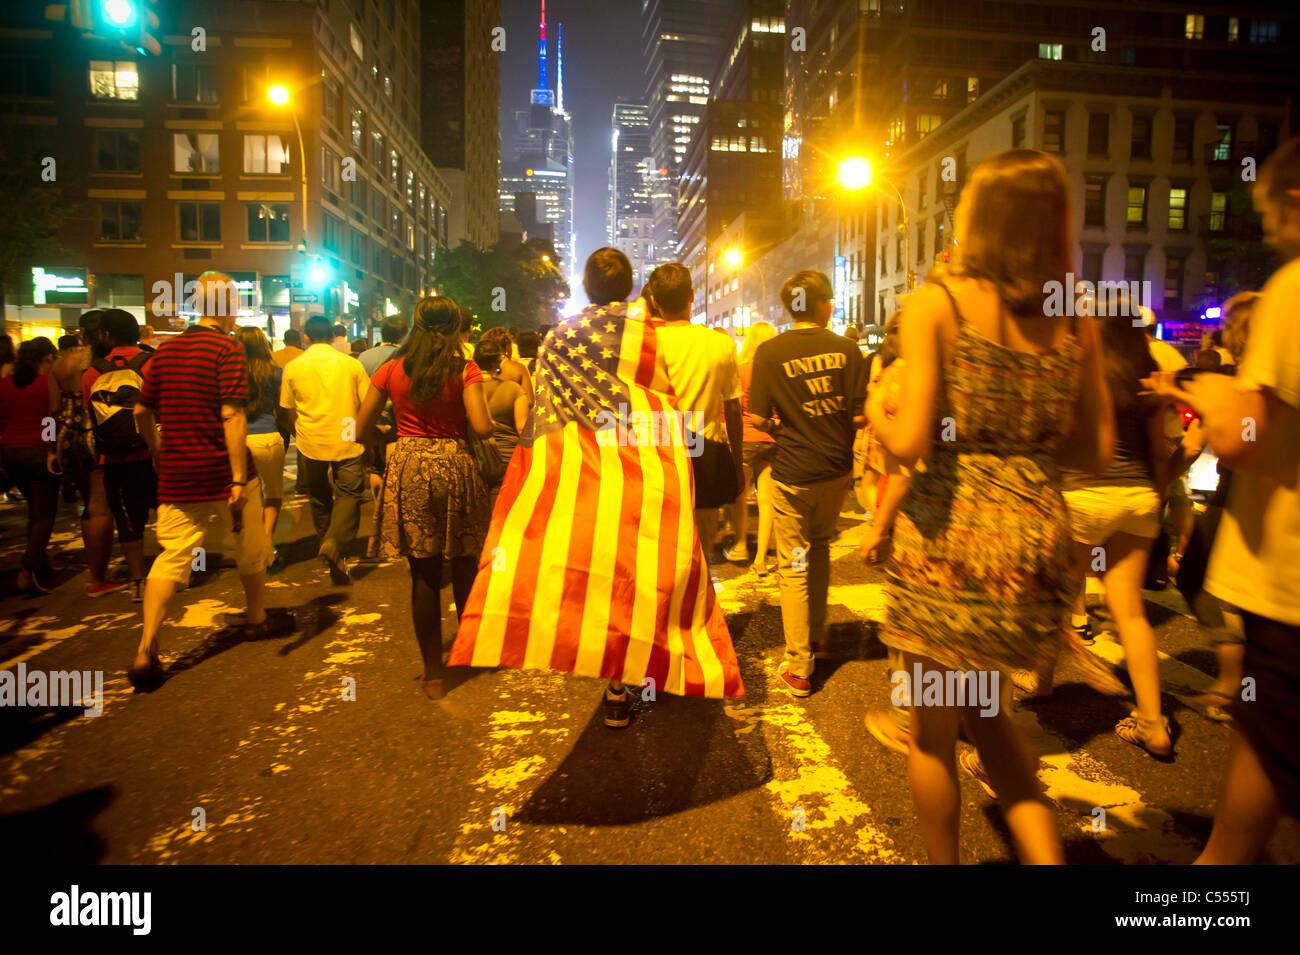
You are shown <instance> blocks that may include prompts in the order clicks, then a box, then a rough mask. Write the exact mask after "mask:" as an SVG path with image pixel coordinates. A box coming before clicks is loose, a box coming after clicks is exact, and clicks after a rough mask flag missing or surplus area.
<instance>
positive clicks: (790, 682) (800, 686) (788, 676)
mask: <svg viewBox="0 0 1300 955" xmlns="http://www.w3.org/2000/svg"><path fill="white" fill-rule="evenodd" d="M776 675H777V676H779V677H780V678H781V682H782V683H784V684H785V688H786V689H787V690H789V691H790V695H791V696H797V697H800V698H803V697H805V696H812V681H811V680H809V679H808V678H807V677H802V676H795V675H794V674H793V673H791V672H790V664H789V663H786V662H784V661H782V663H781V665H780V666H779V667H777V668H776Z"/></svg>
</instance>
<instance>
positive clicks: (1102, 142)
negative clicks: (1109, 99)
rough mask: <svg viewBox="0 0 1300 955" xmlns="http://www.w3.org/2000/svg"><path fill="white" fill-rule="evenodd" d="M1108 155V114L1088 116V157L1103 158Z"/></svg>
mask: <svg viewBox="0 0 1300 955" xmlns="http://www.w3.org/2000/svg"><path fill="white" fill-rule="evenodd" d="M1109 153H1110V114H1109V113H1089V114H1088V155H1089V156H1105V155H1107V154H1109Z"/></svg>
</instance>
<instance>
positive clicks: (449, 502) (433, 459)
mask: <svg viewBox="0 0 1300 955" xmlns="http://www.w3.org/2000/svg"><path fill="white" fill-rule="evenodd" d="M491 518H492V510H491V499H490V498H489V496H488V490H487V487H486V486H485V485H484V483H483V478H482V477H481V476H480V475H479V472H478V468H477V467H476V466H475V464H474V459H473V457H471V456H470V453H469V449H468V446H467V445H466V444H465V442H464V441H459V440H456V439H453V438H409V437H403V438H398V439H397V443H396V444H394V445H392V446H391V447H390V448H389V451H388V468H387V472H386V474H385V476H384V503H383V507H382V508H381V509H380V512H379V515H378V521H379V528H378V534H379V539H380V541H381V543H382V544H383V549H384V555H385V556H386V557H448V558H450V557H477V556H478V555H479V551H481V550H482V549H483V542H484V540H485V539H486V538H487V532H488V524H489V522H490V521H491Z"/></svg>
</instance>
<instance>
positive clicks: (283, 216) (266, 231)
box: [248, 202, 289, 242]
mask: <svg viewBox="0 0 1300 955" xmlns="http://www.w3.org/2000/svg"><path fill="white" fill-rule="evenodd" d="M248 241H249V242H288V241H289V204H288V203H287V202H285V203H279V202H277V203H267V202H250V203H249V204H248Z"/></svg>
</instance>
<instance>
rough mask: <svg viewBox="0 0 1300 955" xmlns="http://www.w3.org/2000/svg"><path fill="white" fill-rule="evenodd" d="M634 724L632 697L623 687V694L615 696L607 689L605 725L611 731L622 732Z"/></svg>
mask: <svg viewBox="0 0 1300 955" xmlns="http://www.w3.org/2000/svg"><path fill="white" fill-rule="evenodd" d="M630 722H632V697H631V695H630V694H629V693H628V692H627V687H623V690H622V692H621V693H618V694H615V693H614V691H613V690H611V689H609V688H608V687H606V688H605V725H606V726H608V727H609V728H610V729H615V730H621V729H623V728H624V727H626V726H627V724H628V723H630Z"/></svg>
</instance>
